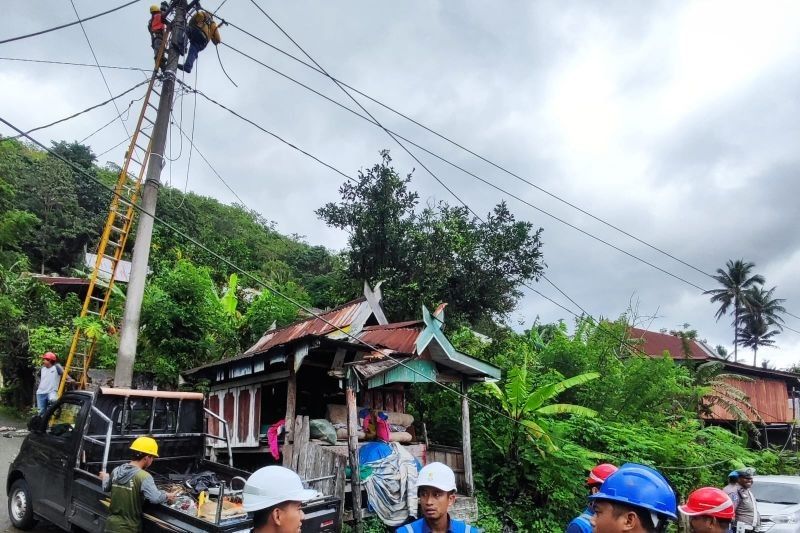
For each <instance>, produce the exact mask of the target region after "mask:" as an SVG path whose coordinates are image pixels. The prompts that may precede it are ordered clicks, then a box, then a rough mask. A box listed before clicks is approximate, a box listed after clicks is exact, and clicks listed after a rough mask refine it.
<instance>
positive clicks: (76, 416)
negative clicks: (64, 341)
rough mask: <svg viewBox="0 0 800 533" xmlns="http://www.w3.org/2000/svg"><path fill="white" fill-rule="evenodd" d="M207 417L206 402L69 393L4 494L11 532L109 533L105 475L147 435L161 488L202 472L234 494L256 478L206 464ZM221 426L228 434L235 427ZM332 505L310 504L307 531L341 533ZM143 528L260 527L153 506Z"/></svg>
mask: <svg viewBox="0 0 800 533" xmlns="http://www.w3.org/2000/svg"><path fill="white" fill-rule="evenodd" d="M206 415H210V416H215V417H216V415H213V413H209V412H207V411H206V410H205V409H204V406H203V395H202V394H200V393H192V392H166V391H150V390H132V389H114V388H103V389H100V390H99V391H98V392H94V393H92V392H85V391H72V392H67V393H65V394H64V395H63V396H62V397H61V398H60V399H59V400H58V401H57V402H56V403H55V404H53V405H51V406H50V407H49V408H48V409H47V410H46V411H45V412H44V414H43V415H42V416H35V417H34V418H33V419H32V420H31V422H30V424H29V429H30V433H29V435H28V436H27V437H26V439H25V441H24V442H23V444H22V447H21V448H20V451H19V454H18V455H17V457H16V459H14V461H13V462H12V463H11V465H10V468H9V473H8V478H7V481H6V491H7V494H8V508H9V509H8V510H9V517H10V519H11V521H12V523H13V524H14V525H15V526H16V527H18V528H20V529H28V528H30V527H32V526H33V525H34V524H35V522H36V520H37V519H43V520H46V521H48V522H50V523H52V524H54V525H56V526H58V527H60V528H62V529H64V530H72V529H74V528H75V527H76V526H77V527H78V528H82V529H85V530H87V531H102V530H103V529H104V526H105V520H106V517H107V515H108V498H109V494H108V493H106V492H104V491H103V487H102V482H101V479H100V476H99V473H100V472H101V471H106V472H109V473H110V472H111V471H112V470H113V469H114V468H115V467H116V466H119V465H121V464H124V463H126V462H128V461H129V460H130V445H131V443H132V442H133V440H134V439H136V438H137V437H140V436H142V435H149V436H152V437H154V438H155V439H156V441H157V442H158V445H159V457H158V459H156V461H155V462H154V463H153V466H152V467H151V468H150V470H149V471H150V473H151V474H152V475H153V477H154V479H155V480H156V483H157V484H162V485H164V484H173V485H174V484H181V483H183V482H184V481H185V479H186V478H187V477H188V476H190V475H192V474H194V473H198V472H205V471H209V472H213V473H214V475H216V476H217V478H218V479H219V480H221V481H222V482H223V483H222V485H221V487H220V488H219V489H218V491H219V492H223V494H231V492H230V489H231V483H232V481H233V479H234V478H236V477H239V478H247V476H249V473H248V472H245V471H243V470H239V469H236V468H233V467H232V466H230V465H223V464H220V463H217V462H212V461H208V460H206V459H205V458H204V451H205V446H206V440H207V439H209V438H216V437H213V436H210V435H208V434H207V433H206V430H205V428H206ZM221 422H222V424H223V427H224V428H225V431H224V433H225V435H227V424H226V423H225V421H222V420H221ZM231 456H232V455H231V454H230V453H229V454H228V457H231ZM226 485H227V487H228V490H229V492H228V493H226V492H225V490H226ZM334 500H335V499H334V498H326V497H323V496H321V497H320V498H319V499H317V500H315V501H311V502H308V503H307V504H306V505H305V508H304V510H305V512H306V516H307V519H306V521H305V522H304V523H303V531H306V532H310V531H325V532H328V531H336V530H338V528H339V516H338V508H339V505H338V500H336V501H334ZM220 509H221V508H220ZM317 518H318V519H317ZM309 519H311V520H310V521H309ZM143 524H144V530H145V531H187V532H189V531H191V532H199V531H220V532H238V531H249V530H250V528H251V527H252V524H251V521H250V519H249V517H248V516H247V515H246V514H243V513H240V514H238V515H236V516H231V515H230V514H227V515H223V514H222V513H221V511H220V512H219V513H217V514H216V516H212V517H208V516H205V517H199V516H197V515H193V514H191V513H185V512H181V511H179V510H176V509H173V508H171V507H169V506H167V505H146V506H145V509H144V517H143ZM323 524H324V525H323Z"/></svg>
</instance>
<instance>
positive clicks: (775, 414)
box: [709, 378, 792, 424]
mask: <svg viewBox="0 0 800 533" xmlns="http://www.w3.org/2000/svg"><path fill="white" fill-rule="evenodd" d="M726 382H727V383H728V384H730V385H733V386H734V387H736V388H737V389H739V390H741V391H743V392H744V393H745V394H747V396H748V397H749V398H750V404H751V405H752V406H753V407H754V408H755V409H756V411H758V414H759V415H760V416H761V418H762V419H763V421H764V422H766V423H768V424H771V423H789V422H791V421H792V412H791V410H790V409H789V393H788V391H787V389H786V382H785V381H781V380H777V379H767V378H755V381H752V382H748V381H738V380H726ZM709 418H710V419H712V420H734V418H733V417H732V416H731V415H730V414H729V413H728V412H727V411H725V409H723V408H722V407H720V406H718V405H715V406H714V408H713V410H712V414H711V416H710V417H709ZM754 421H755V420H754Z"/></svg>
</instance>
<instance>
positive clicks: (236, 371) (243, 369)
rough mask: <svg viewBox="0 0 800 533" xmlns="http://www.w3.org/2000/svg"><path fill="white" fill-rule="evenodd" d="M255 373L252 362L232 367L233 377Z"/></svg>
mask: <svg viewBox="0 0 800 533" xmlns="http://www.w3.org/2000/svg"><path fill="white" fill-rule="evenodd" d="M252 373H253V367H252V365H251V364H250V363H247V364H244V365H238V366H235V367H233V368H231V378H238V377H242V376H247V375H250V374H252Z"/></svg>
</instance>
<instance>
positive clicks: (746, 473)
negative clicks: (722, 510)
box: [730, 468, 761, 533]
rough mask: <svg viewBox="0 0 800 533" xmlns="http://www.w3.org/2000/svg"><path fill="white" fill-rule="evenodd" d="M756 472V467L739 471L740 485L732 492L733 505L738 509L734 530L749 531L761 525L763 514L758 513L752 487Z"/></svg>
mask: <svg viewBox="0 0 800 533" xmlns="http://www.w3.org/2000/svg"><path fill="white" fill-rule="evenodd" d="M755 473H756V469H755V468H742V469H740V470H738V471H737V474H739V478H738V479H737V483H738V486H737V487H736V491H735V492H734V493H733V494H731V495H730V496H731V500H733V506H734V509H735V510H736V520H735V522H734V531H736V533H749V532H750V531H755V530H756V528H758V526H760V525H761V516H760V515H759V514H758V507H756V497H755V496H754V495H753V491H751V490H750V487H752V486H753V475H754V474H755Z"/></svg>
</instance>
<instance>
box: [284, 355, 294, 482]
mask: <svg viewBox="0 0 800 533" xmlns="http://www.w3.org/2000/svg"><path fill="white" fill-rule="evenodd" d="M296 412H297V375H296V374H295V372H294V360H292V361H291V363H290V364H289V380H288V381H287V382H286V416H284V417H283V424H284V428H285V429H284V431H285V436H284V438H283V466H285V467H287V468H291V465H292V464H293V463H294V462H295V461H294V445H293V444H294V422H295V420H294V418H295V413H296Z"/></svg>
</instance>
